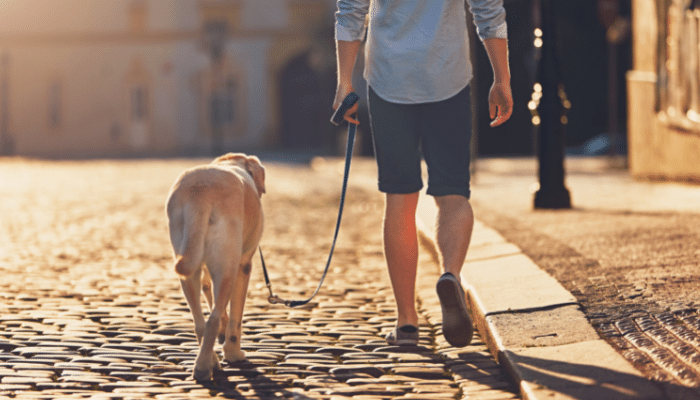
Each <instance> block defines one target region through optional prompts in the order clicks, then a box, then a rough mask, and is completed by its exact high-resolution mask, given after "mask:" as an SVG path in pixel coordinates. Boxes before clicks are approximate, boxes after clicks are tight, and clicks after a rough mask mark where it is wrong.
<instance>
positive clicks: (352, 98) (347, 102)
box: [331, 92, 360, 125]
mask: <svg viewBox="0 0 700 400" xmlns="http://www.w3.org/2000/svg"><path fill="white" fill-rule="evenodd" d="M359 100H360V96H358V95H357V93H355V92H350V93H348V95H347V96H345V98H344V99H343V102H342V103H340V105H339V106H338V108H336V110H335V112H334V113H333V116H332V117H331V122H332V123H333V124H334V125H340V124H341V123H342V122H343V120H344V118H345V114H346V113H347V112H348V110H349V109H350V108H352V106H354V105H355V103H357V102H358V101H359ZM350 125H352V124H350Z"/></svg>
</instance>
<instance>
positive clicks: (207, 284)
mask: <svg viewBox="0 0 700 400" xmlns="http://www.w3.org/2000/svg"><path fill="white" fill-rule="evenodd" d="M202 292H204V298H205V299H206V300H207V304H208V305H209V310H213V309H214V300H213V299H212V288H211V276H210V275H209V271H207V270H206V269H204V273H203V274H202ZM227 324H228V315H227V314H226V310H224V314H223V315H222V316H221V328H219V343H221V344H223V343H224V339H225V337H226V325H227Z"/></svg>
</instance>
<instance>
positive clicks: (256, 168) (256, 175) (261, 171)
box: [245, 156, 265, 195]
mask: <svg viewBox="0 0 700 400" xmlns="http://www.w3.org/2000/svg"><path fill="white" fill-rule="evenodd" d="M245 169H246V170H247V171H248V172H249V173H250V175H251V176H252V177H253V181H254V182H255V188H256V189H258V194H260V195H262V194H263V193H265V167H263V166H262V164H261V163H260V160H259V159H258V157H255V156H248V157H246V162H245Z"/></svg>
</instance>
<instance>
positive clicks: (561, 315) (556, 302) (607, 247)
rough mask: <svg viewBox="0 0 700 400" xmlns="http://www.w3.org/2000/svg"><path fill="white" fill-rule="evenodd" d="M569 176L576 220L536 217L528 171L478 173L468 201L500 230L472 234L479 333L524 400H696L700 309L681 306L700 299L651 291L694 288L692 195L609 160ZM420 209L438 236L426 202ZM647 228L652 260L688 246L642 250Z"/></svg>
mask: <svg viewBox="0 0 700 400" xmlns="http://www.w3.org/2000/svg"><path fill="white" fill-rule="evenodd" d="M567 171H568V179H567V187H568V188H569V189H570V191H571V193H572V199H573V204H574V209H573V210H566V211H533V210H532V201H533V194H532V193H533V192H534V190H533V189H536V186H535V185H534V184H535V183H536V182H537V179H536V163H535V161H534V160H532V159H529V160H528V159H519V160H518V159H515V160H507V159H494V160H481V161H480V163H479V164H478V168H477V174H476V179H475V184H474V186H473V193H474V196H473V199H472V200H473V201H472V202H473V204H474V205H475V210H476V215H477V218H478V219H481V220H483V221H487V222H488V224H489V225H491V226H493V227H495V228H496V229H497V230H494V229H492V228H490V227H487V226H486V225H485V224H484V223H483V222H477V224H476V227H475V231H474V235H473V239H472V245H471V247H470V252H469V255H468V259H467V261H466V263H465V266H464V269H463V273H462V278H463V280H464V281H465V282H468V284H469V285H470V287H469V290H468V298H469V303H470V307H471V308H472V312H473V314H474V317H475V321H476V325H477V327H478V329H479V332H481V333H482V336H483V337H484V338H485V341H486V342H487V345H488V347H489V349H490V351H491V352H492V354H493V355H494V356H495V357H496V358H497V359H498V360H499V362H500V363H501V365H503V366H505V367H506V368H507V369H508V370H509V372H510V375H511V376H512V377H513V379H514V380H515V381H517V382H519V384H520V392H521V395H522V396H523V397H524V398H528V399H544V398H547V399H550V398H562V399H564V398H575V399H624V398H629V399H639V398H643V399H659V398H683V399H689V398H697V392H696V390H694V389H689V388H696V387H697V384H696V382H697V380H694V379H693V378H694V377H695V376H697V371H698V367H700V363H698V361H697V360H699V359H700V352H699V351H698V348H697V347H696V345H697V343H699V341H698V338H699V337H698V330H697V327H698V325H696V324H694V322H695V321H697V307H696V306H695V304H694V303H693V302H690V303H687V302H685V303H684V304H683V305H680V306H679V304H677V303H678V298H679V297H680V298H681V299H683V300H686V298H692V299H693V300H694V299H695V298H696V297H697V296H695V293H696V292H697V287H692V286H690V285H685V286H682V285H676V286H675V287H676V289H679V290H677V291H674V290H668V291H666V292H664V293H658V291H655V290H654V289H655V287H654V286H653V283H656V282H657V280H658V274H659V270H660V269H661V270H665V273H664V275H666V276H669V277H673V278H675V280H678V278H679V277H685V278H688V279H687V280H689V281H692V282H695V283H696V282H697V279H693V277H697V271H696V269H697V264H698V263H697V260H698V258H700V257H698V254H699V253H698V252H697V243H698V242H697V238H698V236H697V233H698V232H699V229H700V228H698V225H696V224H697V222H698V220H699V218H698V215H697V213H698V212H700V187H697V186H688V185H682V184H667V183H640V182H635V181H633V180H631V179H630V178H629V177H628V176H627V174H626V173H625V172H624V171H621V170H619V169H615V168H611V167H610V165H609V164H608V162H607V160H606V159H605V158H599V159H569V160H568V161H567ZM419 208H420V211H419V214H420V219H421V220H422V221H423V222H424V224H423V230H424V231H425V232H426V233H427V235H428V236H430V237H432V236H433V232H432V229H431V228H430V227H432V226H433V222H432V221H434V215H435V213H436V210H435V206H434V203H433V202H432V200H431V199H429V198H427V197H424V198H423V199H422V200H421V203H420V204H419ZM671 216H673V217H674V218H671V219H672V220H675V221H676V222H675V223H672V222H671V223H669V222H668V221H667V220H668V219H669V217H671ZM650 219H651V220H655V221H654V222H657V224H656V226H653V228H654V230H653V232H654V235H653V236H654V239H658V240H661V242H662V243H654V244H653V246H652V247H653V248H654V249H659V248H663V247H665V246H670V247H677V246H675V245H678V244H683V246H682V248H681V249H676V250H675V251H667V252H665V254H659V252H654V251H653V250H649V247H650V245H651V243H650V242H653V241H654V240H652V239H650V238H644V237H642V238H637V237H635V235H637V236H645V235H651V232H652V231H650V230H649V223H650ZM610 220H612V221H610ZM660 220H661V221H664V223H663V224H662V223H661V221H660ZM681 221H684V222H681ZM689 221H692V222H689ZM610 222H613V226H612V227H610ZM689 223H690V224H691V225H688V224H689ZM693 223H695V224H693ZM604 226H608V228H607V230H606V229H604V228H603V227H604ZM669 231H673V232H671V234H669ZM679 231H682V233H681V232H679ZM499 232H500V233H499ZM501 234H503V235H505V236H508V237H509V238H510V239H511V240H510V241H509V240H508V239H505V238H504V237H503V236H501ZM622 236H625V239H624V240H623V241H622V243H620V240H621V239H620V238H621V237H622ZM601 238H602V240H601ZM511 241H514V242H516V243H517V244H514V243H511ZM650 253H655V254H650ZM646 255H649V256H652V257H654V260H653V262H651V263H652V264H654V267H651V268H649V266H648V264H649V263H650V261H652V260H649V259H645V258H644V256H646ZM533 260H536V262H537V264H536V263H535V262H533ZM679 260H681V261H679ZM693 260H694V261H695V262H694V263H693V264H691V266H689V267H690V268H688V267H687V266H686V265H685V263H687V262H690V263H692V262H693ZM582 261H583V262H582ZM540 267H542V268H546V269H547V271H546V272H545V270H543V269H542V268H540ZM630 267H634V268H632V269H633V271H632V272H630V271H629V269H630ZM669 270H671V271H669ZM576 271H577V272H576ZM555 278H556V279H555ZM630 278H634V282H633V283H632V286H633V289H632V291H633V292H636V293H632V294H630V293H629V286H630V283H629V282H627V281H628V280H630ZM587 281H588V282H587ZM560 282H561V283H560ZM601 282H602V283H601ZM562 284H564V285H566V286H567V288H568V289H570V290H572V292H573V293H575V295H574V294H572V292H569V290H567V289H566V288H565V287H564V286H562ZM634 285H636V286H634ZM637 289H638V290H637ZM643 295H644V297H643V298H644V299H646V300H645V301H644V302H640V299H641V298H642V296H643ZM668 305H671V307H668ZM689 305H690V307H689ZM593 326H595V329H594V327H593ZM664 327H665V328H666V329H667V332H662V331H664V329H663V328H664ZM596 330H597V331H596ZM599 333H600V334H599ZM601 337H602V339H601ZM610 343H612V344H613V345H612V346H611V344H610ZM633 363H634V364H635V365H636V366H637V368H635V367H634V366H633Z"/></svg>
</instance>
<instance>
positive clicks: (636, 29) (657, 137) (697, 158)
mask: <svg viewBox="0 0 700 400" xmlns="http://www.w3.org/2000/svg"><path fill="white" fill-rule="evenodd" d="M632 6H633V9H632V16H633V34H634V38H633V57H634V64H633V70H632V71H630V72H629V73H628V77H627V81H628V82H627V83H628V107H629V125H628V135H629V163H630V171H631V173H632V174H633V175H634V176H636V177H640V178H651V179H671V180H686V181H694V182H700V47H699V45H700V40H699V39H700V8H698V7H699V5H698V2H697V1H693V0H632Z"/></svg>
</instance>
